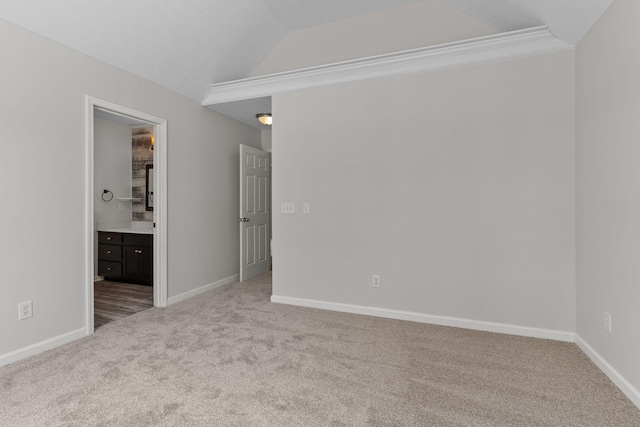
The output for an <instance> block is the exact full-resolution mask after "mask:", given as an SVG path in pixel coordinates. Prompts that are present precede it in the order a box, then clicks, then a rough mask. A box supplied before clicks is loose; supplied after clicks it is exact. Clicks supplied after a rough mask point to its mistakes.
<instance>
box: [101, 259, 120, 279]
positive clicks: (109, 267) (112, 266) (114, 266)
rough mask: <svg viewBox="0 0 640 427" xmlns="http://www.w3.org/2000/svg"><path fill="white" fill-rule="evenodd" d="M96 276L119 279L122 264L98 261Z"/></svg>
mask: <svg viewBox="0 0 640 427" xmlns="http://www.w3.org/2000/svg"><path fill="white" fill-rule="evenodd" d="M98 275H100V276H105V277H120V276H122V263H121V262H112V261H98Z"/></svg>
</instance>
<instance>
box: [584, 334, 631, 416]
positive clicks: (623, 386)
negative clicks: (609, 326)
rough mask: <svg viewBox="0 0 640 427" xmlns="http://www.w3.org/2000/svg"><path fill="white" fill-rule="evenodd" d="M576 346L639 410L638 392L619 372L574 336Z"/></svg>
mask: <svg viewBox="0 0 640 427" xmlns="http://www.w3.org/2000/svg"><path fill="white" fill-rule="evenodd" d="M576 345H577V346H578V347H579V348H580V350H582V352H583V353H584V354H586V355H587V356H588V357H589V359H591V361H592V362H593V363H594V364H595V365H596V366H597V367H598V368H600V370H601V371H602V372H604V374H605V375H606V376H607V377H609V379H610V380H611V381H612V382H613V383H614V384H615V385H616V386H617V387H618V388H619V389H620V391H622V392H623V393H624V394H625V396H627V397H628V398H629V400H630V401H632V402H633V404H634V405H636V406H637V407H638V409H640V391H638V389H637V388H635V387H634V386H633V385H632V384H631V383H630V382H629V381H627V380H626V379H625V378H624V377H623V376H622V375H620V372H618V371H616V370H615V368H614V367H613V366H611V365H610V364H609V362H607V361H606V360H605V359H604V357H602V356H601V355H600V354H599V353H598V352H597V351H595V350H594V349H593V347H591V346H590V345H589V344H587V342H586V341H585V340H583V339H582V337H580V335H577V334H576Z"/></svg>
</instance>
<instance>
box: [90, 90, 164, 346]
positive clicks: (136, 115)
mask: <svg viewBox="0 0 640 427" xmlns="http://www.w3.org/2000/svg"><path fill="white" fill-rule="evenodd" d="M96 108H98V109H101V110H107V111H109V112H110V113H113V114H115V115H120V116H125V117H129V118H133V119H137V120H142V121H146V122H149V123H150V124H151V125H152V126H153V129H154V139H155V142H154V149H153V165H154V167H153V182H154V190H153V191H154V201H153V203H154V207H153V222H154V224H155V228H154V233H153V305H154V307H166V306H167V300H168V285H167V121H166V120H165V119H162V118H159V117H155V116H152V115H150V114H146V113H143V112H140V111H136V110H134V109H131V108H128V107H124V106H122V105H118V104H114V103H112V102H109V101H105V100H103V99H99V98H96V97H93V96H90V95H87V96H86V107H85V113H86V119H85V120H86V135H85V149H86V159H85V162H86V168H85V189H86V192H85V199H86V200H85V254H86V257H85V282H86V286H85V297H86V298H85V316H86V318H85V323H86V334H87V335H92V334H93V332H94V319H93V316H94V306H93V299H94V294H93V283H94V279H95V271H94V257H95V247H94V244H95V237H94V236H95V232H96V229H95V228H96V227H95V219H94V209H95V208H94V205H95V188H94V186H95V185H94V173H95V171H94V162H95V155H94V144H95V141H94V110H95V109H96Z"/></svg>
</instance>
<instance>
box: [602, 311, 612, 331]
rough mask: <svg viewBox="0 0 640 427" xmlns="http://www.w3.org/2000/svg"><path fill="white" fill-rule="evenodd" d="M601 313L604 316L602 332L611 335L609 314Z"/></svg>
mask: <svg viewBox="0 0 640 427" xmlns="http://www.w3.org/2000/svg"><path fill="white" fill-rule="evenodd" d="M602 313H603V314H604V330H605V331H607V332H609V333H611V314H609V313H607V312H606V311H603V312H602Z"/></svg>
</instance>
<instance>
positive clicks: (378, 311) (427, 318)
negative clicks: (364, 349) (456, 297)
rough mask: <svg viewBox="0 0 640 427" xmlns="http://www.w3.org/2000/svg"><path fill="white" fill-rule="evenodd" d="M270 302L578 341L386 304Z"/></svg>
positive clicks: (570, 335) (278, 299) (566, 335)
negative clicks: (392, 308)
mask: <svg viewBox="0 0 640 427" xmlns="http://www.w3.org/2000/svg"><path fill="white" fill-rule="evenodd" d="M271 302H275V303H280V304H288V305H298V306H301V307H310V308H320V309H323V310H332V311H341V312H344V313H353V314H364V315H367V316H377V317H386V318H389V319H396V320H408V321H410V322H418V323H429V324H431V325H438V326H452V327H455V328H465V329H472V330H476V331H486V332H496V333H500V334H508V335H519V336H523V337H530V338H543V339H549V340H554V341H562V342H575V333H573V332H566V331H555V330H551V329H540V328H530V327H526V326H516V325H509V324H504V323H493V322H484V321H479V320H469V319H461V318H456V317H447V316H433V315H429V314H422V313H415V312H412V311H401V310H389V309H386V308H376V307H365V306H361V305H351V304H341V303H335V302H326V301H318V300H310V299H304V298H290V297H281V296H277V295H273V296H271Z"/></svg>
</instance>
